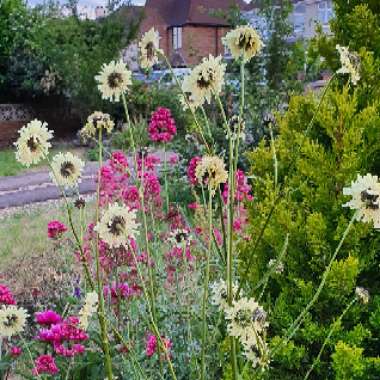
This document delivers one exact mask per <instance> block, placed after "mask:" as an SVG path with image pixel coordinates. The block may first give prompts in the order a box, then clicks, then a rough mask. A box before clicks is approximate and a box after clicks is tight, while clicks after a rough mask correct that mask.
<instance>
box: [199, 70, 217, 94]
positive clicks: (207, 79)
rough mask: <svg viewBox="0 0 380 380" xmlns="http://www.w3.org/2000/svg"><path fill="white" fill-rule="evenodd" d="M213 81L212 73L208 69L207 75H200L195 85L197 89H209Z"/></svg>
mask: <svg viewBox="0 0 380 380" xmlns="http://www.w3.org/2000/svg"><path fill="white" fill-rule="evenodd" d="M213 81H214V72H213V71H212V70H211V69H210V70H208V71H207V73H206V74H205V73H201V74H200V75H199V77H198V80H197V85H198V87H199V88H202V89H205V88H209V87H211V85H212V82H213Z"/></svg>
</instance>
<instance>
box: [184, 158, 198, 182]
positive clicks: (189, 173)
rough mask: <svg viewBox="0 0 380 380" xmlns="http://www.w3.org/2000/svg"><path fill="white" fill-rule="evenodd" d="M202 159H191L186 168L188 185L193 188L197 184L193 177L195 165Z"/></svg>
mask: <svg viewBox="0 0 380 380" xmlns="http://www.w3.org/2000/svg"><path fill="white" fill-rule="evenodd" d="M201 160H202V159H201V158H200V157H198V156H195V157H193V158H192V159H191V160H190V162H189V165H188V167H187V177H188V178H189V181H190V183H191V184H192V185H193V186H195V185H196V184H197V183H198V180H197V177H196V176H195V173H196V169H197V165H198V164H199V162H200V161H201Z"/></svg>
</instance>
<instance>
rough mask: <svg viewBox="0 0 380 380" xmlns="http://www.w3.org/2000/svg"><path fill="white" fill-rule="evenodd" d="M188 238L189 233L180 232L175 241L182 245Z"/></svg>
mask: <svg viewBox="0 0 380 380" xmlns="http://www.w3.org/2000/svg"><path fill="white" fill-rule="evenodd" d="M186 238H187V233H186V232H179V233H178V234H176V235H175V240H176V242H177V243H182V242H183V241H185V240H186Z"/></svg>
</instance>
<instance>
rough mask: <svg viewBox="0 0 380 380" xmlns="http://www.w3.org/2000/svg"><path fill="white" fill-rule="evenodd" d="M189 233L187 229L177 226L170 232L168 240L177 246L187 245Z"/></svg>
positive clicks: (189, 238) (189, 240) (189, 241)
mask: <svg viewBox="0 0 380 380" xmlns="http://www.w3.org/2000/svg"><path fill="white" fill-rule="evenodd" d="M191 241H192V239H191V235H190V232H189V231H188V230H185V229H183V228H177V229H175V230H173V231H171V232H170V235H169V238H168V242H169V243H170V244H171V245H172V246H174V247H177V248H184V247H187V246H188V245H189V244H190V243H191Z"/></svg>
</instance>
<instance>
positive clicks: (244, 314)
mask: <svg viewBox="0 0 380 380" xmlns="http://www.w3.org/2000/svg"><path fill="white" fill-rule="evenodd" d="M234 319H235V322H237V323H239V325H240V326H242V327H249V326H250V325H251V323H252V313H251V312H250V311H249V310H239V311H238V312H237V313H236V315H235V318H234Z"/></svg>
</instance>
